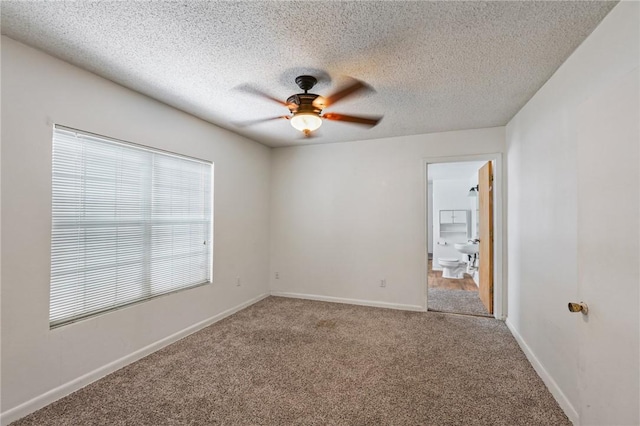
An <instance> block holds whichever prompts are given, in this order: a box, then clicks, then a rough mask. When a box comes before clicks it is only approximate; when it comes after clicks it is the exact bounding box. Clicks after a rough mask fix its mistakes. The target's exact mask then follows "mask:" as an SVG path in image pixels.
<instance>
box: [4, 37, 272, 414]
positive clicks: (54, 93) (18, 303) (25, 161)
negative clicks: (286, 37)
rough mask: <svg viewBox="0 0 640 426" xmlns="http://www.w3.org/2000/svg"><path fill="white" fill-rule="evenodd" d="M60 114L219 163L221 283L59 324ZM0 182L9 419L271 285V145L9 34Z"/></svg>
mask: <svg viewBox="0 0 640 426" xmlns="http://www.w3.org/2000/svg"><path fill="white" fill-rule="evenodd" d="M52 123H60V124H63V125H66V126H70V127H74V128H78V129H82V130H87V131H90V132H94V133H98V134H103V135H107V136H110V137H113V138H118V139H123V140H127V141H133V142H136V143H139V144H143V145H148V146H152V147H157V148H161V149H165V150H169V151H174V152H178V153H183V154H187V155H190V156H193V157H198V158H203V159H207V160H211V161H213V162H214V163H215V194H214V195H215V207H214V211H215V219H214V220H215V235H214V244H215V248H214V283H213V284H212V285H207V286H202V287H198V288H195V289H190V290H186V291H182V292H179V293H175V294H171V295H167V296H164V297H160V298H157V299H153V300H151V301H147V302H144V303H140V304H137V305H133V306H130V307H127V308H124V309H121V310H118V311H114V312H111V313H107V314H104V315H101V316H98V317H94V318H91V319H87V320H84V321H81V322H78V323H74V324H71V325H67V326H64V327H60V328H57V329H54V330H50V329H49V321H48V313H49V275H50V233H51V135H52ZM1 182H2V200H1V201H2V266H3V268H2V412H3V413H4V414H5V415H4V416H3V419H2V420H3V422H6V421H9V420H11V417H14V418H15V416H18V415H20V414H24V413H25V412H29V411H30V410H32V409H34V408H38V406H39V405H42V404H43V403H47V402H50V400H53V399H56V397H59V396H61V395H60V393H64V392H68V391H69V390H73V389H74V388H77V387H80V386H81V385H82V384H83V383H86V381H87V380H89V381H90V380H91V379H95V378H96V377H95V375H93V376H92V375H91V374H90V373H91V372H95V371H96V370H98V371H99V373H96V374H104V373H106V372H108V371H110V370H113V369H115V368H117V367H118V366H119V364H118V360H122V359H123V357H125V359H126V360H127V361H131V360H132V359H131V358H126V357H127V356H131V354H138V356H139V355H141V354H144V352H145V351H148V350H151V349H150V347H149V345H152V346H153V344H154V343H157V342H159V341H161V340H162V339H165V338H167V337H169V336H174V337H175V335H174V333H179V332H180V331H181V330H184V329H187V328H189V327H191V326H193V325H196V324H199V323H200V322H202V321H206V320H207V319H211V318H212V317H214V316H216V315H218V314H221V313H224V312H225V311H227V310H229V309H231V308H234V307H236V306H238V305H241V304H243V303H245V302H248V301H251V300H255V298H257V297H259V296H260V295H263V294H265V293H268V280H267V276H268V273H269V266H268V265H269V257H268V251H269V246H268V237H269V208H268V206H269V184H270V150H269V149H268V148H266V147H264V146H262V145H260V144H257V143H255V142H253V141H250V140H248V139H246V138H243V137H240V136H237V135H235V134H233V133H230V132H228V131H225V130H222V129H220V128H217V127H215V126H213V125H211V124H208V123H205V122H204V121H202V120H199V119H196V118H194V117H192V116H190V115H187V114H185V113H182V112H180V111H177V110H175V109H173V108H170V107H168V106H166V105H164V104H161V103H159V102H156V101H154V100H151V99H149V98H147V97H145V96H142V95H140V94H138V93H135V92H132V91H130V90H127V89H125V88H123V87H121V86H118V85H116V84H114V83H111V82H109V81H107V80H104V79H102V78H99V77H97V76H95V75H93V74H90V73H88V72H85V71H82V70H80V69H78V68H76V67H74V66H72V65H70V64H68V63H65V62H62V61H59V60H57V59H54V58H52V57H50V56H48V55H45V54H43V53H41V52H39V51H36V50H34V49H32V48H29V47H26V46H24V45H22V44H19V43H17V42H15V41H13V40H11V39H8V38H6V37H2V178H1ZM236 276H240V277H241V286H240V287H236V286H235V281H236ZM200 325H202V324H200ZM164 343H167V341H165V342H164ZM145 348H146V349H145ZM140 350H142V352H136V351H140ZM134 357H135V356H134ZM114 362H115V364H110V363H114ZM105 366H106V367H105ZM101 368H102V370H100V369H101ZM86 374H89V376H88V377H84V378H83V377H81V376H83V375H86ZM73 380H77V381H76V382H74V383H73V384H72V385H71V386H69V387H64V385H65V384H68V383H69V382H71V381H73ZM61 386H62V387H63V388H62V389H58V390H57V391H56V390H55V389H56V388H58V387H61ZM52 390H54V392H53V393H52V394H50V395H48V396H47V395H45V396H44V397H42V398H40V399H38V398H37V397H39V396H42V395H43V394H44V393H45V392H49V391H52ZM34 398H36V399H35V400H33V399H34ZM30 400H31V403H30V404H29V403H27V405H26V406H22V407H18V408H16V407H17V406H19V405H20V404H23V403H25V402H28V401H30ZM7 413H8V415H7Z"/></svg>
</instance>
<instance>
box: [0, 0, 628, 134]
mask: <svg viewBox="0 0 640 426" xmlns="http://www.w3.org/2000/svg"><path fill="white" fill-rule="evenodd" d="M614 5H615V2H595V1H593V2H581V1H569V2H560V1H556V2H361V1H358V2H329V1H326V2H311V1H304V2H203V1H193V2H134V1H127V2H80V1H78V2H47V3H43V2H13V1H3V2H2V12H1V13H2V33H3V34H6V35H8V36H9V37H11V38H14V39H16V40H19V41H22V42H24V43H26V44H29V45H31V46H34V47H37V48H39V49H41V50H44V51H45V52H48V53H50V54H52V55H54V56H56V57H59V58H61V59H63V60H65V61H68V62H71V63H73V64H76V65H78V66H80V67H82V68H85V69H87V70H89V71H92V72H94V73H96V74H98V75H101V76H103V77H106V78H108V79H110V80H113V81H115V82H117V83H119V84H121V85H123V86H126V87H129V88H131V89H134V90H137V91H139V92H141V93H144V94H146V95H148V96H151V97H153V98H156V99H158V100H160V101H162V102H165V103H167V104H169V105H172V106H175V107H177V108H179V109H182V110H184V111H187V112H189V113H191V114H194V115H196V116H198V117H201V118H203V119H204V120H207V121H210V122H212V123H214V124H217V125H219V126H221V127H225V128H228V129H230V130H233V131H235V132H237V133H240V134H243V135H245V136H248V137H250V138H252V139H254V140H257V141H259V142H262V143H264V144H266V145H269V146H283V145H294V144H306V143H324V142H341V141H349V140H359V139H372V138H381V137H390V136H400V135H411V134H421V133H430V132H437V131H447V130H459V129H470V128H481V127H491V126H501V125H505V124H506V123H507V122H508V121H509V119H511V117H513V115H514V114H515V113H516V112H517V111H518V110H519V109H520V108H521V107H522V106H523V105H524V104H525V103H526V101H527V100H529V99H530V98H531V96H532V95H533V94H534V93H535V92H536V91H537V90H538V89H539V88H540V87H541V86H542V85H543V84H544V82H545V81H546V80H547V79H548V78H549V77H550V76H551V74H552V73H553V72H554V71H555V70H556V69H557V68H558V66H560V64H562V62H563V61H564V60H565V59H566V58H567V57H568V56H569V55H570V54H571V52H573V50H574V49H575V48H576V47H577V46H578V45H579V44H580V43H581V42H582V40H584V39H585V37H586V36H587V35H589V33H591V31H592V30H593V29H594V28H595V27H596V25H597V24H598V23H599V22H600V21H601V20H602V18H603V17H604V16H605V15H606V14H607V13H608V12H609V10H611V8H612V7H613V6H614ZM303 73H309V74H313V75H315V76H316V77H318V78H319V80H320V82H319V84H318V85H317V86H316V87H315V88H314V90H313V92H315V93H319V94H322V95H327V94H329V93H331V92H332V91H333V90H335V89H336V88H337V87H339V86H340V85H342V84H343V83H344V82H345V76H352V77H355V78H358V79H361V80H364V81H366V82H367V83H369V84H370V85H371V86H373V87H374V88H375V89H376V92H375V93H368V94H365V95H359V96H356V97H353V98H351V99H349V100H345V101H344V102H340V103H338V104H336V105H333V106H331V107H329V108H327V110H326V111H327V112H329V111H331V112H340V113H346V114H361V115H376V114H384V119H383V120H382V122H381V123H380V124H379V125H378V126H376V127H374V128H372V129H367V128H363V127H360V126H357V125H353V124H345V123H339V122H325V123H324V124H323V126H322V127H321V128H320V129H319V131H318V137H316V138H312V139H303V138H301V137H300V134H299V133H298V132H297V131H296V130H294V129H293V128H292V127H291V125H290V124H289V123H288V122H286V121H285V120H278V121H272V122H266V123H261V124H257V125H255V126H252V127H248V128H238V127H235V126H234V125H233V124H232V123H233V122H234V121H241V120H249V119H258V118H263V117H271V116H280V115H283V114H286V113H287V112H288V111H287V110H286V108H284V107H283V106H280V105H278V104H276V103H272V102H270V101H267V100H263V99H259V98H255V97H252V96H250V95H249V94H247V93H246V92H243V91H241V90H238V87H239V86H242V85H246V84H251V85H254V86H255V87H258V88H260V89H261V90H263V91H266V92H269V93H270V94H272V95H273V96H275V97H277V98H279V99H282V100H285V99H286V98H287V97H288V96H289V95H291V94H293V93H297V92H299V89H298V87H297V86H296V85H295V83H294V78H295V77H296V76H297V75H299V74H303Z"/></svg>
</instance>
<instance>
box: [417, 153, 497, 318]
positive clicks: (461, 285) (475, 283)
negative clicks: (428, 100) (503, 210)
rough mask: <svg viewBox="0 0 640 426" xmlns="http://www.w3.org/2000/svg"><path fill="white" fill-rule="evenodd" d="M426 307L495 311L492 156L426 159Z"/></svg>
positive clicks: (481, 312)
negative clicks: (444, 160)
mask: <svg viewBox="0 0 640 426" xmlns="http://www.w3.org/2000/svg"><path fill="white" fill-rule="evenodd" d="M427 176H428V187H427V212H428V215H427V237H428V244H427V251H428V262H427V293H428V294H427V308H428V310H429V311H437V312H446V313H455V314H463V315H475V316H487V317H493V316H494V263H495V254H494V244H493V236H494V229H493V228H494V214H493V211H494V202H495V200H494V196H493V192H494V183H493V182H494V177H493V167H492V162H491V161H486V160H482V161H460V162H442V163H428V165H427Z"/></svg>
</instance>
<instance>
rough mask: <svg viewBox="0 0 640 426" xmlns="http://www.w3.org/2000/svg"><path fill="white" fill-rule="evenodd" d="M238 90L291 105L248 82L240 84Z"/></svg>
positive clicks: (284, 104)
mask: <svg viewBox="0 0 640 426" xmlns="http://www.w3.org/2000/svg"><path fill="white" fill-rule="evenodd" d="M236 90H239V91H241V92H245V93H248V94H251V95H256V96H259V97H261V98H264V99H268V100H270V101H272V102H276V103H278V104H280V105H282V106H285V107H287V108H288V107H289V104H288V103H286V102H284V101H281V100H280V99H278V98H276V97H274V96H271V95H270V94H268V93H266V92H263V91H262V90H260V89H258V88H257V87H253V86H251V85H248V84H242V85H240V86H237V87H236Z"/></svg>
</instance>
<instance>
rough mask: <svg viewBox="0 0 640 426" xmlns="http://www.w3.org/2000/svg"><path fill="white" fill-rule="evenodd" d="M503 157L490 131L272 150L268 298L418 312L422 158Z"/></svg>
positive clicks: (421, 305)
mask: <svg viewBox="0 0 640 426" xmlns="http://www.w3.org/2000/svg"><path fill="white" fill-rule="evenodd" d="M503 148H504V128H502V127H497V128H490V129H480V130H467V131H456V132H446V133H436V134H426V135H415V136H406V137H397V138H388V139H378V140H367V141H357V142H348V143H340V144H326V145H311V146H302V147H288V148H277V149H274V150H273V153H272V161H273V164H272V185H271V272H272V273H271V289H272V291H273V292H275V293H287V294H289V295H291V294H305V295H313V296H319V297H320V298H325V299H327V298H329V299H330V298H337V299H339V300H344V299H350V300H352V301H358V302H360V303H368V304H373V305H378V306H396V307H403V308H407V309H425V308H426V307H425V293H426V285H425V283H426V255H425V249H426V237H425V232H426V230H425V228H426V221H425V217H426V176H425V170H424V169H425V164H424V159H425V158H435V157H447V156H456V155H461V156H464V155H467V156H468V155H471V154H484V153H499V152H502V151H503ZM467 190H468V188H467ZM275 272H278V273H279V275H280V278H279V279H275V278H274V274H275ZM383 278H386V280H387V286H386V287H384V288H381V287H380V279H383Z"/></svg>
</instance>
